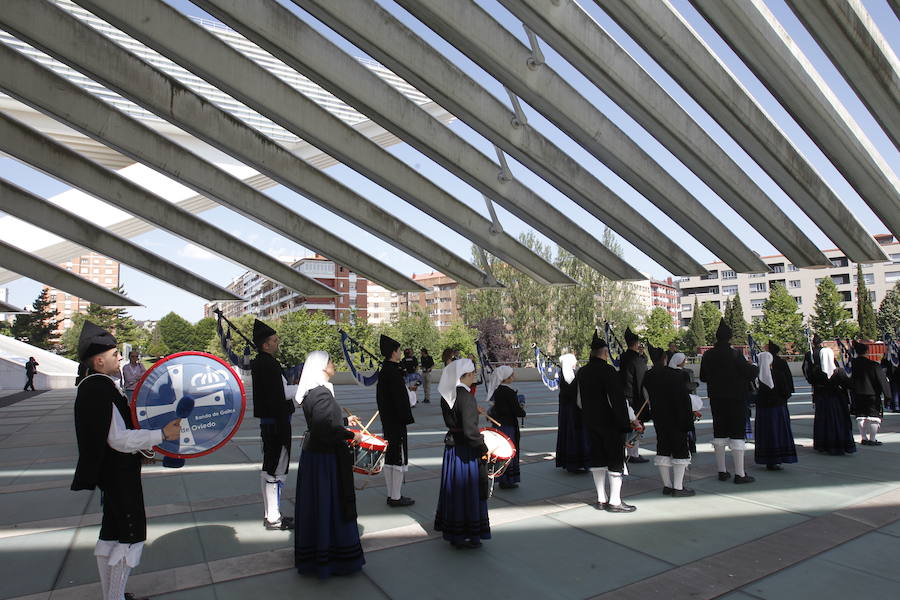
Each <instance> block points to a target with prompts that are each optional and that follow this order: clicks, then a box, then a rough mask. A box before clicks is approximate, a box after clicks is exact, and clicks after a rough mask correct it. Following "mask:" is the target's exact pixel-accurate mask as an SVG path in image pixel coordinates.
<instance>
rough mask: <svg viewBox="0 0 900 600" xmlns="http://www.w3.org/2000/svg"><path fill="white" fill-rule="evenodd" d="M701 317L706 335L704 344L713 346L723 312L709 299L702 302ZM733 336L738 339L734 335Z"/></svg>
mask: <svg viewBox="0 0 900 600" xmlns="http://www.w3.org/2000/svg"><path fill="white" fill-rule="evenodd" d="M694 316H695V317H696V316H698V315H694ZM699 317H700V319H701V320H702V321H703V332H704V333H705V335H706V338H705V340H704V344H705V345H707V346H712V345H713V344H715V343H716V330H717V329H718V328H719V322H720V321H721V320H722V313H721V312H720V311H719V309H718V308H717V307H716V305H715V304H713V303H712V302H710V301H708V300H707V301H705V302H702V303H701V304H700V312H699ZM732 338H733V339H737V338H734V336H732Z"/></svg>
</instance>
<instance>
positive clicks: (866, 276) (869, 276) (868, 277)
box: [853, 273, 875, 285]
mask: <svg viewBox="0 0 900 600" xmlns="http://www.w3.org/2000/svg"><path fill="white" fill-rule="evenodd" d="M853 281H856V282H858V281H859V277H858V276H857V275H853ZM863 281H864V282H865V283H866V285H873V284H874V283H875V273H863Z"/></svg>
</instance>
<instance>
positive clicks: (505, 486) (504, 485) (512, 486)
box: [500, 482, 519, 490]
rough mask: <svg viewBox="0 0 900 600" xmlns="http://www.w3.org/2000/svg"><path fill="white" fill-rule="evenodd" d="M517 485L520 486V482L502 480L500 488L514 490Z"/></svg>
mask: <svg viewBox="0 0 900 600" xmlns="http://www.w3.org/2000/svg"><path fill="white" fill-rule="evenodd" d="M517 487H519V484H518V483H503V482H500V489H501V490H514V489H516V488H517Z"/></svg>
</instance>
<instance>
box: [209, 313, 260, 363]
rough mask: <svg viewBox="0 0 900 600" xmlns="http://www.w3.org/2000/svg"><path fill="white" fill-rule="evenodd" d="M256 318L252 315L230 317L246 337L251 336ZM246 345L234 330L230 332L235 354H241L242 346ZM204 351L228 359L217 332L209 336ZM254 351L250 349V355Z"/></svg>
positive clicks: (242, 352)
mask: <svg viewBox="0 0 900 600" xmlns="http://www.w3.org/2000/svg"><path fill="white" fill-rule="evenodd" d="M255 319H256V317H255V316H254V315H241V316H239V317H235V318H234V319H230V321H231V322H232V323H234V326H235V327H236V328H237V329H238V330H239V331H241V332H242V333H243V334H244V335H246V336H247V338H248V339H249V338H252V337H253V321H254V320H255ZM223 327H225V325H224V324H223ZM246 346H247V342H245V341H244V338H242V337H241V336H240V335H238V334H237V333H236V332H234V331H232V332H231V348H232V350H233V351H234V353H235V354H237V355H238V356H243V354H244V348H245V347H246ZM205 349H206V352H209V353H210V354H215V355H216V356H218V357H219V358H221V359H222V360H226V361H227V360H228V357H227V356H225V352H224V351H223V350H222V342H221V341H220V340H219V336H218V334H214V335H213V336H211V337H210V339H209V340H208V341H207V342H206V346H205ZM254 354H255V352H254V351H253V349H252V348H251V349H250V355H251V356H253V355H254Z"/></svg>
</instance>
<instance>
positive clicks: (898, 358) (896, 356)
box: [882, 328, 900, 369]
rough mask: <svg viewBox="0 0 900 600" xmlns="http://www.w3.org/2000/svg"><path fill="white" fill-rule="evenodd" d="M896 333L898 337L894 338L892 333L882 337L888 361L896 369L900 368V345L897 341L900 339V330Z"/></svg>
mask: <svg viewBox="0 0 900 600" xmlns="http://www.w3.org/2000/svg"><path fill="white" fill-rule="evenodd" d="M895 333H896V336H893V337H892V336H891V334H890V333H887V332H885V333H884V335H882V339H883V340H884V353H885V355H886V356H887V359H888V361H889V362H890V363H891V365H893V367H894V368H895V369H896V368H897V367H900V343H898V341H897V340H898V338H900V328H898V329H897V331H896V332H895Z"/></svg>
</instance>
